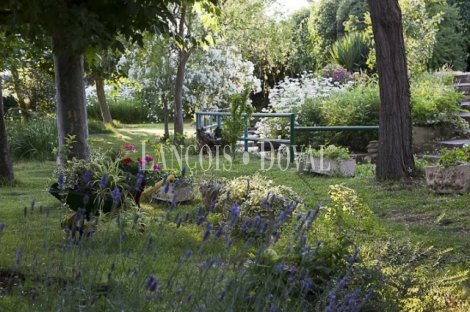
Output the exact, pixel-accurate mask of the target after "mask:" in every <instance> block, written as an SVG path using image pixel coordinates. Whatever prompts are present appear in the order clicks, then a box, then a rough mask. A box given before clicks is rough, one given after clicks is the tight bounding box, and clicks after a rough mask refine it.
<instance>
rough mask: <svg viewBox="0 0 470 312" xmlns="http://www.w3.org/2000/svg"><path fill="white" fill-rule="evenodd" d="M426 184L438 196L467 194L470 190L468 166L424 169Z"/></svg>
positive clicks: (469, 169)
mask: <svg viewBox="0 0 470 312" xmlns="http://www.w3.org/2000/svg"><path fill="white" fill-rule="evenodd" d="M426 184H427V186H428V188H429V189H431V190H433V191H435V192H436V193H439V194H446V193H467V192H468V191H469V190H470V165H461V166H448V167H442V166H435V167H426Z"/></svg>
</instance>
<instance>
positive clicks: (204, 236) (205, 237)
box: [202, 222, 212, 242]
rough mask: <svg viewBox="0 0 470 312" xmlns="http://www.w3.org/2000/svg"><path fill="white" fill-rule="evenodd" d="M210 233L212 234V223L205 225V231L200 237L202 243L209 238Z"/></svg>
mask: <svg viewBox="0 0 470 312" xmlns="http://www.w3.org/2000/svg"><path fill="white" fill-rule="evenodd" d="M211 232H212V223H210V222H209V223H207V225H206V230H205V231H204V235H203V237H202V241H203V242H205V241H206V240H207V239H208V238H209V236H210V235H211Z"/></svg>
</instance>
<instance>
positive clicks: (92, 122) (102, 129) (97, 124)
mask: <svg viewBox="0 0 470 312" xmlns="http://www.w3.org/2000/svg"><path fill="white" fill-rule="evenodd" d="M111 132H113V130H112V129H110V128H109V126H107V125H106V126H105V125H103V122H102V121H101V120H96V119H88V133H89V134H102V133H111Z"/></svg>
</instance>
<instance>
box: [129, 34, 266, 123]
mask: <svg viewBox="0 0 470 312" xmlns="http://www.w3.org/2000/svg"><path fill="white" fill-rule="evenodd" d="M177 57H178V56H177V54H176V53H175V51H174V49H172V48H171V45H170V44H169V42H168V41H167V40H165V39H162V38H147V42H146V47H145V50H144V49H132V50H129V51H128V53H127V54H126V55H125V56H124V58H123V59H122V61H121V62H120V66H121V67H123V68H126V69H127V73H128V77H129V79H130V80H131V81H132V82H133V83H134V86H135V89H136V90H140V91H141V92H143V93H144V98H145V100H146V102H147V104H148V106H150V107H152V112H153V114H154V115H155V112H158V113H159V112H160V111H161V108H160V107H161V106H162V105H163V104H162V101H163V99H165V100H166V101H167V102H168V105H169V110H170V111H172V110H173V102H174V87H175V77H176V68H177V65H178V62H177ZM253 71H254V65H253V64H252V63H251V62H245V61H243V59H242V57H241V55H239V54H237V53H234V52H232V51H230V49H228V48H218V49H216V48H209V49H207V50H197V51H195V52H194V54H192V55H191V57H190V58H189V60H188V63H187V64H186V70H185V77H184V86H183V110H184V112H185V114H186V116H189V115H191V114H192V113H194V112H195V111H197V110H217V109H220V108H228V107H229V106H230V102H229V99H230V97H231V96H233V95H235V94H241V93H242V92H243V91H244V90H246V89H248V90H250V91H252V92H255V93H256V92H259V91H260V90H261V81H260V80H259V79H258V78H256V77H255V76H254V75H253ZM154 117H156V116H154Z"/></svg>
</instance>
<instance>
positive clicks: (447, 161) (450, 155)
mask: <svg viewBox="0 0 470 312" xmlns="http://www.w3.org/2000/svg"><path fill="white" fill-rule="evenodd" d="M469 163H470V148H468V147H464V148H457V149H453V150H447V149H445V148H444V149H442V150H441V155H439V165H441V166H444V167H447V166H458V165H466V164H469Z"/></svg>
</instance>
